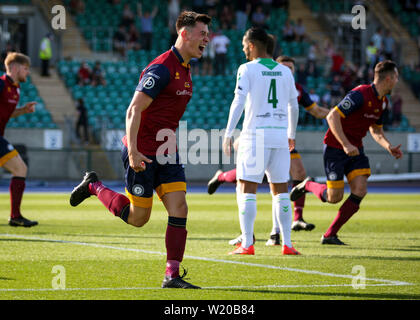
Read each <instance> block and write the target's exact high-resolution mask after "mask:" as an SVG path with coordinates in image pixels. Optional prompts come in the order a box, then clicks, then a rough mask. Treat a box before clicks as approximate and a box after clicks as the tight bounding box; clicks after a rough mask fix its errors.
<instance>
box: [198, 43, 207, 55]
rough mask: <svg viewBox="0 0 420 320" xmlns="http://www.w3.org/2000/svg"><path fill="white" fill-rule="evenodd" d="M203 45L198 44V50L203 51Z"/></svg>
mask: <svg viewBox="0 0 420 320" xmlns="http://www.w3.org/2000/svg"><path fill="white" fill-rule="evenodd" d="M205 47H206V46H202V45H201V46H198V50H200V52H201V53H203V51H204V48H205Z"/></svg>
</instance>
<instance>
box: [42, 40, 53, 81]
mask: <svg viewBox="0 0 420 320" xmlns="http://www.w3.org/2000/svg"><path fill="white" fill-rule="evenodd" d="M52 40H53V34H52V33H47V34H46V36H45V37H44V38H43V39H42V40H41V45H40V48H39V58H40V59H41V76H42V77H49V76H50V60H51V58H52V47H51V42H52Z"/></svg>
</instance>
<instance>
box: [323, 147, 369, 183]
mask: <svg viewBox="0 0 420 320" xmlns="http://www.w3.org/2000/svg"><path fill="white" fill-rule="evenodd" d="M324 167H325V174H326V175H327V186H328V188H330V189H341V188H344V175H346V177H347V181H348V182H351V181H352V180H353V179H354V178H355V177H357V176H364V175H367V176H370V166H369V159H368V157H366V155H365V153H364V150H363V148H359V155H358V156H355V157H350V156H348V155H347V154H346V153H345V152H344V150H342V149H337V148H332V147H329V146H327V145H325V146H324Z"/></svg>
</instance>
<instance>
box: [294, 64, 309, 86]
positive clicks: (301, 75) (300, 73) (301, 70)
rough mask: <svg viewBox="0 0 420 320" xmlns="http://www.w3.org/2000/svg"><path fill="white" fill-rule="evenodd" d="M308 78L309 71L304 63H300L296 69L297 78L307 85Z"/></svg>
mask: <svg viewBox="0 0 420 320" xmlns="http://www.w3.org/2000/svg"><path fill="white" fill-rule="evenodd" d="M307 78H308V72H307V71H306V67H305V65H304V64H303V63H301V64H299V67H298V69H297V71H296V79H297V82H298V83H299V84H301V85H302V86H306V79H307Z"/></svg>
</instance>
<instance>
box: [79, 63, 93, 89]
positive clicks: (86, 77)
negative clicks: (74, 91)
mask: <svg viewBox="0 0 420 320" xmlns="http://www.w3.org/2000/svg"><path fill="white" fill-rule="evenodd" d="M91 79H92V70H91V69H90V67H89V65H88V64H87V63H86V62H82V63H81V64H80V68H79V71H78V72H77V84H78V85H79V86H87V85H89V84H90V82H91Z"/></svg>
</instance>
